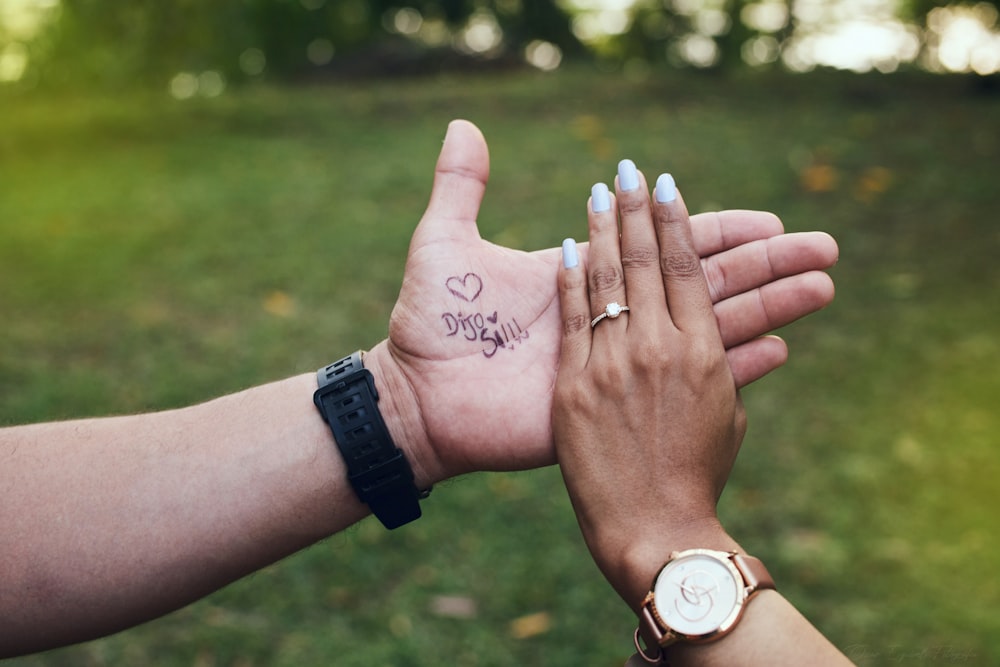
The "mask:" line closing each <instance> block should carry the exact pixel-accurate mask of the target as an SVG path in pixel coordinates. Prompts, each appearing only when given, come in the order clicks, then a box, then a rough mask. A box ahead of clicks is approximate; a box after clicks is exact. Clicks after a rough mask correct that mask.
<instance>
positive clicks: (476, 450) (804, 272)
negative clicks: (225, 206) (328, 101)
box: [365, 121, 837, 486]
mask: <svg viewBox="0 0 1000 667" xmlns="http://www.w3.org/2000/svg"><path fill="white" fill-rule="evenodd" d="M488 176H489V154H488V151H487V147H486V142H485V140H484V139H483V136H482V134H481V133H480V132H479V130H478V129H477V128H476V127H475V126H473V125H472V124H470V123H468V122H465V121H455V122H453V123H452V124H451V125H450V126H449V131H448V135H447V137H446V140H445V143H444V146H443V147H442V150H441V155H440V157H439V158H438V163H437V168H436V172H435V179H434V186H433V189H432V192H431V197H430V203H429V204H428V207H427V210H426V212H425V213H424V216H423V218H422V219H421V221H420V224H419V225H418V227H417V229H416V231H415V232H414V234H413V238H412V240H411V243H410V250H409V255H408V257H407V262H406V271H405V274H404V277H403V285H402V289H401V291H400V294H399V299H398V300H397V302H396V306H395V308H394V309H393V312H392V316H391V318H390V322H389V338H388V339H387V340H385V341H383V342H382V343H380V344H379V345H377V346H376V347H375V348H373V349H372V350H371V352H369V353H368V356H367V357H366V361H365V364H366V366H368V367H369V368H371V369H372V371H373V373H374V374H375V377H376V381H377V382H378V383H379V387H380V393H381V394H382V396H383V398H382V401H383V406H382V410H383V413H385V415H386V419H387V422H388V423H389V426H390V429H391V430H392V432H393V435H394V437H395V438H396V440H397V442H398V443H399V445H400V446H401V447H403V448H404V449H406V450H407V451H408V457H409V459H410V461H411V462H412V464H413V467H414V471H415V473H416V475H417V481H418V484H420V485H422V486H425V485H427V484H432V483H434V482H437V481H439V480H442V479H446V478H448V477H451V476H454V475H457V474H462V473H465V472H471V471H475V470H515V469H523V468H531V467H538V466H542V465H549V464H552V463H554V462H555V450H554V448H553V445H552V429H551V424H550V419H551V403H552V387H553V384H554V381H555V376H556V369H557V365H558V360H559V345H560V340H561V335H562V331H561V326H562V325H561V318H560V313H559V303H558V293H557V290H556V272H557V268H558V266H559V261H560V260H559V257H560V253H559V249H557V248H550V249H547V250H541V251H536V252H524V251H520V250H513V249H510V248H505V247H502V246H498V245H495V244H493V243H490V242H488V241H485V240H483V239H482V238H480V236H479V231H478V228H477V226H476V218H477V216H478V213H479V206H480V203H481V201H482V198H483V195H484V193H485V188H486V182H487V179H488ZM580 210H581V219H583V220H585V214H584V211H585V209H584V205H583V202H581V205H580ZM692 226H693V228H694V232H695V234H694V237H695V243H696V245H697V246H698V250H699V254H700V255H701V256H702V258H703V259H702V266H703V268H704V270H705V273H706V275H707V276H708V279H709V280H708V282H709V287H710V291H711V293H712V300H713V303H715V312H716V317H717V320H718V322H719V326H720V329H721V331H722V334H723V340H724V342H725V344H726V348H727V356H728V359H729V362H730V365H731V367H732V369H733V375H734V377H735V378H736V381H737V384H738V385H739V386H743V385H745V384H747V383H749V382H752V381H753V380H755V379H757V378H759V377H761V376H762V375H764V374H766V373H768V372H770V371H771V370H774V369H775V368H777V367H778V366H780V365H781V364H782V363H784V361H785V359H786V356H787V350H786V348H785V345H784V343H783V342H782V341H781V340H780V339H777V338H774V337H762V336H763V334H765V333H766V332H768V331H770V330H772V329H775V328H776V327H779V326H782V325H784V324H787V323H789V322H791V321H793V320H796V319H798V318H800V317H802V316H804V315H806V314H808V313H811V312H813V311H815V310H818V309H820V308H822V307H823V306H825V305H826V304H827V303H829V301H830V300H831V299H832V297H833V285H832V282H831V281H830V279H829V277H828V276H827V275H826V274H825V273H823V272H822V269H825V268H828V267H829V266H831V265H832V264H833V263H834V262H835V261H836V257H837V246H836V244H835V243H834V241H833V239H831V238H830V237H829V236H827V235H826V234H821V233H808V234H788V235H784V234H782V231H783V230H782V227H781V223H780V222H779V221H778V220H777V218H775V217H774V216H772V215H770V214H766V213H756V212H749V211H729V212H724V213H719V214H714V213H713V214H703V215H701V216H693V217H692ZM581 247H582V246H581ZM583 250H584V251H585V248H583Z"/></svg>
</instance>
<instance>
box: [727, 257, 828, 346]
mask: <svg viewBox="0 0 1000 667" xmlns="http://www.w3.org/2000/svg"><path fill="white" fill-rule="evenodd" d="M833 295H834V288H833V280H832V279H831V278H830V276H828V275H827V274H826V273H824V272H822V271H809V272H806V273H801V274H798V275H794V276H789V277H787V278H781V279H779V280H775V281H773V282H769V283H767V284H766V285H762V286H761V287H758V288H756V289H752V290H749V291H746V292H743V293H742V294H737V295H736V296H733V297H730V298H728V299H725V300H724V301H720V302H719V303H717V304H715V315H716V318H717V319H718V322H719V330H720V333H721V334H722V342H723V343H724V344H725V346H726V348H727V349H728V348H730V347H734V346H736V345H739V344H741V343H745V342H746V341H749V340H752V339H754V338H756V337H757V336H760V335H762V334H764V333H767V332H768V331H772V330H774V329H777V328H779V327H783V326H785V325H786V324H789V323H791V322H794V321H795V320H797V319H799V318H800V317H803V316H805V315H808V314H809V313H812V312H815V311H817V310H820V309H821V308H823V307H825V306H826V305H828V304H829V303H830V302H831V301H832V300H833Z"/></svg>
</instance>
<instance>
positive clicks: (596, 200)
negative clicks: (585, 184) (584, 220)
mask: <svg viewBox="0 0 1000 667" xmlns="http://www.w3.org/2000/svg"><path fill="white" fill-rule="evenodd" d="M610 209H611V195H610V194H609V193H608V186H606V185H605V184H604V183H595V184H594V187H592V188H590V210H591V211H593V212H594V213H604V212H605V211H607V210H610Z"/></svg>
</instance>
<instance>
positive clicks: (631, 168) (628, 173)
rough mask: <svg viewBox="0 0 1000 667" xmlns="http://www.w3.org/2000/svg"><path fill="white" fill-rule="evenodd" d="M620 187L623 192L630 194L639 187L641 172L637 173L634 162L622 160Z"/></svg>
mask: <svg viewBox="0 0 1000 667" xmlns="http://www.w3.org/2000/svg"><path fill="white" fill-rule="evenodd" d="M618 187H620V188H621V189H622V192H630V191H632V190H635V189H636V188H638V187H639V172H638V171H636V168H635V162H632V160H622V161H621V162H619V163H618Z"/></svg>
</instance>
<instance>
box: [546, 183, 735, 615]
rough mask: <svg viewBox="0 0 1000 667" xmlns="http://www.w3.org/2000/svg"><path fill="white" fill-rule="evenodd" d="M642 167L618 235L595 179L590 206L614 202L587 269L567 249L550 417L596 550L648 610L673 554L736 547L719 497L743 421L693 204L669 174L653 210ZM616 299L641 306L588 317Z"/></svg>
mask: <svg viewBox="0 0 1000 667" xmlns="http://www.w3.org/2000/svg"><path fill="white" fill-rule="evenodd" d="M632 174H633V176H632V178H629V179H627V180H629V181H630V182H631V183H633V184H635V185H637V187H634V188H633V189H630V190H627V191H623V190H622V183H623V182H624V181H625V180H626V178H624V177H620V178H619V189H618V204H619V208H620V210H621V235H620V237H619V231H618V230H619V222H618V219H617V217H618V216H616V214H615V209H614V207H613V206H611V204H610V203H607V202H609V201H610V197H609V196H608V195H606V194H602V186H595V195H594V198H593V202H595V203H596V202H598V200H599V199H600V200H607V201H606V203H605V204H604V205H598V206H594V207H593V208H592V210H591V211H590V213H589V221H590V254H589V257H588V259H587V262H586V264H580V263H578V260H577V259H576V252H575V246H574V244H573V243H572V241H567V244H566V246H565V247H564V269H563V270H562V271H561V272H560V273H559V292H560V301H561V304H562V324H563V326H562V331H563V338H562V347H561V354H560V359H559V372H558V377H557V379H556V386H555V394H554V403H553V411H552V415H553V433H554V436H555V445H556V452H557V455H558V458H559V464H560V467H561V469H562V472H563V477H564V479H565V481H566V488H567V489H568V491H569V494H570V498H571V499H572V501H573V507H574V509H575V511H576V514H577V519H578V520H579V523H580V528H581V530H582V532H583V535H584V538H585V540H586V542H587V545H588V547H589V548H590V551H591V553H592V555H593V556H594V560H595V562H596V563H597V564H598V566H599V567H600V568H601V570H602V572H603V573H604V575H605V577H606V578H607V579H608V581H609V582H610V583H611V584H612V585H613V586H614V587H615V588H616V590H618V592H619V594H621V596H622V597H623V598H624V599H625V601H626V602H628V603H629V604H630V605H631V606H632V607H633V608H634V609H638V607H639V604H640V602H641V600H642V598H643V595H644V593H645V592H646V591H647V590H648V587H649V584H650V583H651V582H652V580H653V576H654V575H655V573H656V568H657V567H658V566H659V565H662V564H663V563H664V562H665V560H666V558H667V556H668V555H669V553H670V552H671V551H672V550H674V549H684V548H694V547H708V548H717V549H731V548H734V547H735V543H733V542H732V540H730V539H729V538H728V537H727V536H726V535H725V533H724V532H723V531H722V529H721V526H720V525H719V522H718V519H717V517H716V504H717V503H718V500H719V496H720V495H721V494H722V489H723V487H724V486H725V484H726V480H727V479H728V477H729V472H730V470H731V469H732V466H733V463H734V461H735V459H736V454H737V452H738V451H739V446H740V443H741V441H742V439H743V435H744V432H745V428H746V419H745V414H744V412H743V407H742V404H741V402H740V400H739V396H738V393H737V388H736V382H735V380H734V378H733V374H732V371H731V370H730V365H729V363H727V360H726V353H725V348H724V347H723V342H722V335H721V334H720V331H719V327H718V324H717V322H716V317H715V315H714V313H713V309H712V301H711V299H710V297H709V291H708V283H707V282H706V280H705V276H704V273H703V272H702V271H701V267H700V263H699V258H698V252H697V249H696V247H695V243H694V238H693V237H692V234H691V226H690V224H689V220H688V215H687V210H686V209H685V207H684V203H683V200H682V199H681V197H680V195H679V194H678V193H677V192H676V189H675V188H674V186H673V179H672V178H670V177H669V176H664V177H661V180H660V182H658V184H657V189H656V199H657V200H658V201H657V203H655V204H654V205H653V206H652V211H651V210H650V202H649V195H648V190H647V189H646V187H645V186H646V184H645V182H644V180H643V179H642V175H641V174H637V173H636V172H635V171H632ZM604 191H605V192H606V189H604ZM660 202H665V203H660ZM593 209H596V210H597V211H598V212H594V210H593ZM602 209H604V210H603V211H602ZM654 219H655V225H654V222H653V221H654ZM609 276H624V280H608V277H609ZM609 302H617V303H620V304H628V306H629V308H630V310H629V311H628V312H627V313H623V314H622V315H620V316H619V317H618V318H616V319H610V318H606V319H604V320H602V321H600V322H598V323H597V324H596V326H593V327H592V326H591V313H594V312H599V310H600V309H601V307H602V305H603V304H606V303H609Z"/></svg>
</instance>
